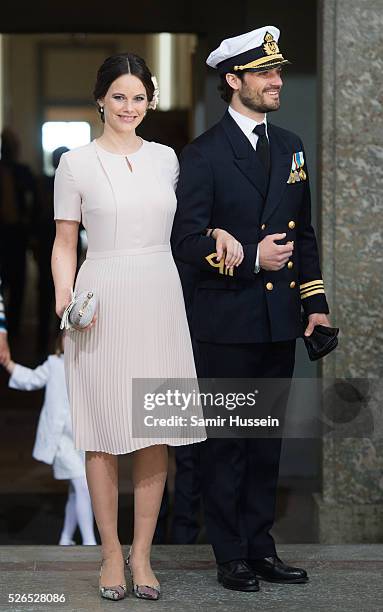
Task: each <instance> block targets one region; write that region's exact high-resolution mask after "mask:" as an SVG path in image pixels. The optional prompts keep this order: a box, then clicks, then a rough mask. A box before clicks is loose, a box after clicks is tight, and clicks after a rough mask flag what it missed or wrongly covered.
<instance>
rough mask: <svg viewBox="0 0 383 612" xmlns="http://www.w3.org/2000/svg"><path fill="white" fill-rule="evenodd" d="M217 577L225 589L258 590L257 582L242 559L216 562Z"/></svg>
mask: <svg viewBox="0 0 383 612" xmlns="http://www.w3.org/2000/svg"><path fill="white" fill-rule="evenodd" d="M217 579H218V582H220V583H221V584H222V586H224V587H225V589H232V590H233V591H259V582H258V580H257V578H256V577H255V574H254V572H253V571H252V570H251V569H250V567H249V566H248V565H247V563H246V561H244V560H243V559H235V560H234V561H228V562H227V563H217Z"/></svg>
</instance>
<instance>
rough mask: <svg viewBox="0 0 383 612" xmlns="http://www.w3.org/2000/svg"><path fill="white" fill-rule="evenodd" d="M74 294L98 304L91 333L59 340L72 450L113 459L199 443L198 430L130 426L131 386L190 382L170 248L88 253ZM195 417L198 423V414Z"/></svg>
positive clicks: (135, 414)
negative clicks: (142, 382)
mask: <svg viewBox="0 0 383 612" xmlns="http://www.w3.org/2000/svg"><path fill="white" fill-rule="evenodd" d="M75 290H76V293H80V292H82V291H94V292H95V294H96V296H97V298H98V307H97V321H96V324H95V325H94V327H92V328H91V329H90V330H87V331H84V332H80V331H69V332H67V333H66V335H65V341H64V347H65V350H64V357H65V373H66V380H67V387H68V395H69V400H70V406H71V417H72V429H73V437H74V444H75V448H76V449H81V450H91V451H103V452H107V453H111V454H114V455H118V454H125V453H129V452H132V451H134V450H137V449H139V448H144V447H147V446H152V445H154V444H168V445H171V446H178V445H183V444H190V443H194V442H199V441H201V440H204V439H205V438H206V435H205V432H204V429H201V427H198V428H195V427H189V426H188V425H186V426H184V427H179V428H174V427H170V428H166V427H165V428H164V427H160V428H156V427H154V428H153V427H150V428H146V429H145V431H144V432H143V430H142V429H139V430H138V434H137V427H136V428H135V427H134V424H135V421H134V420H135V419H136V421H138V420H139V421H140V422H141V420H142V419H141V417H142V415H141V412H140V411H144V407H143V406H141V405H134V406H133V402H132V379H135V378H136V379H162V380H164V381H165V380H167V379H188V380H189V381H191V382H190V384H191V387H194V384H195V382H196V371H195V364H194V358H193V351H192V345H191V339H190V334H189V328H188V323H187V319H186V312H185V304H184V299H183V293H182V287H181V282H180V279H179V275H178V271H177V268H176V265H175V263H174V260H173V257H172V253H171V250H170V246H167V245H160V246H158V247H147V248H141V249H135V250H133V249H129V250H125V251H109V252H103V253H100V252H95V253H89V252H88V254H87V259H86V260H85V262H84V263H83V265H82V266H81V268H80V270H79V273H78V276H77V280H76V286H75ZM133 408H134V410H133ZM137 411H138V412H137ZM173 412H174V409H169V411H168V415H169V416H170V414H172V413H173ZM196 413H197V414H198V415H199V416H202V411H200V410H199V408H198V407H197V408H196Z"/></svg>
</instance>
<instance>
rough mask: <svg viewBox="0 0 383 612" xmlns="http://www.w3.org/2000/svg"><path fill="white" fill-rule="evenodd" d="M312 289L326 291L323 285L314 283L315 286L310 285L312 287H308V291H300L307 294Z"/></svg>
mask: <svg viewBox="0 0 383 612" xmlns="http://www.w3.org/2000/svg"><path fill="white" fill-rule="evenodd" d="M311 289H324V286H323V283H314V285H310V287H306V289H300V292H301V293H306V292H307V291H311Z"/></svg>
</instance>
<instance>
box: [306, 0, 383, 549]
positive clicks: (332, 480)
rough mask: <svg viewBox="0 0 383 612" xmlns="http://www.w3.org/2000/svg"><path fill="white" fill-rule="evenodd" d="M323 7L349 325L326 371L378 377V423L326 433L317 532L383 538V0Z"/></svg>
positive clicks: (337, 241) (370, 400)
mask: <svg viewBox="0 0 383 612" xmlns="http://www.w3.org/2000/svg"><path fill="white" fill-rule="evenodd" d="M321 8H322V10H321V14H320V20H321V25H322V34H323V36H322V49H321V52H322V53H321V58H320V60H319V66H320V67H321V71H322V96H321V107H322V110H321V115H322V130H321V133H322V139H321V140H322V142H321V162H322V163H321V168H320V175H321V178H320V182H321V204H322V226H321V230H322V236H321V243H322V269H323V276H324V279H325V287H326V293H327V296H328V301H329V304H330V308H331V320H332V322H333V324H336V325H337V326H339V327H340V329H341V338H340V345H339V347H338V349H337V350H336V351H335V352H334V353H333V354H332V355H331V356H329V357H328V358H327V359H326V360H324V363H323V366H322V367H323V377H324V379H326V378H327V379H331V378H348V379H355V378H360V379H365V378H369V379H370V380H369V381H368V383H367V384H366V383H364V384H362V386H361V388H362V396H363V394H364V395H365V396H367V398H366V397H364V398H363V397H362V404H363V405H364V408H363V410H365V414H364V417H365V419H364V420H365V421H366V418H367V419H369V420H370V427H369V428H367V430H370V431H372V432H373V433H372V435H369V436H368V437H367V435H363V433H362V434H360V435H359V437H341V438H340V439H332V440H331V439H326V438H325V439H324V442H323V472H322V475H323V490H322V494H321V495H320V496H318V497H317V509H318V525H319V538H320V542H324V543H337V542H345V543H350V542H355V543H359V542H383V440H382V432H381V422H382V416H381V414H382V413H383V398H382V393H381V383H380V381H381V379H382V373H383V348H382V347H383V303H382V302H383V109H382V103H383V0H323V2H322V7H321ZM351 382H352V380H351ZM367 387H369V391H367V393H366V389H367ZM330 395H331V394H330ZM324 398H325V399H324V404H323V410H324V411H325V412H326V413H328V412H331V411H333V410H334V403H333V401H334V397H332V399H331V398H330V396H329V395H327V396H326V395H325V396H324ZM326 398H327V399H326ZM329 398H330V399H329ZM326 402H327V404H326ZM329 402H331V403H332V405H331V406H330V405H329ZM335 404H336V402H335ZM338 404H341V400H339V402H338ZM335 407H336V406H335ZM338 408H339V405H338ZM338 416H339V415H338ZM341 420H342V419H341ZM346 420H347V419H346ZM338 422H339V421H338ZM367 430H366V431H367Z"/></svg>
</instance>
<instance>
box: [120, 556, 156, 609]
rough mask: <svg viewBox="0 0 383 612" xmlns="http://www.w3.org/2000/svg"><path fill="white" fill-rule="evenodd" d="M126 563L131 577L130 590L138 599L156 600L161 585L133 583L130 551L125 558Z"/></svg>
mask: <svg viewBox="0 0 383 612" xmlns="http://www.w3.org/2000/svg"><path fill="white" fill-rule="evenodd" d="M126 565H127V567H128V570H129V573H130V576H131V578H132V583H133V588H132V591H133V593H134V594H135V596H136V597H138V598H139V599H151V600H152V601H157V599H159V597H160V594H161V587H160V585H159V584H157V585H156V586H149V585H147V584H135V582H134V578H133V572H132V568H131V566H130V553H129V556H128V558H127V559H126Z"/></svg>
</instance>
